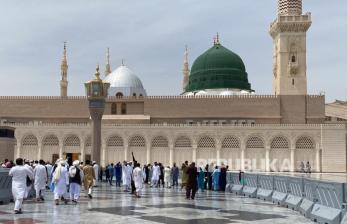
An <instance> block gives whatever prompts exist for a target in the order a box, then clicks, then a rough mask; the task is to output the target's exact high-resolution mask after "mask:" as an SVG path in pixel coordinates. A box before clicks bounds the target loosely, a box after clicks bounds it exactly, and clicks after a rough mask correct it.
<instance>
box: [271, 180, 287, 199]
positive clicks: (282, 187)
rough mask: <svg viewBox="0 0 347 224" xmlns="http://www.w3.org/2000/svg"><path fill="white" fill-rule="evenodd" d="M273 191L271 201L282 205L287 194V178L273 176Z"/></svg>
mask: <svg viewBox="0 0 347 224" xmlns="http://www.w3.org/2000/svg"><path fill="white" fill-rule="evenodd" d="M273 178H274V191H273V194H272V202H273V203H275V204H278V205H284V202H285V200H286V198H287V196H288V178H287V177H282V176H274V177H273Z"/></svg>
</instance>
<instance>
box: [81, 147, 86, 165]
mask: <svg viewBox="0 0 347 224" xmlns="http://www.w3.org/2000/svg"><path fill="white" fill-rule="evenodd" d="M85 159H86V148H85V144H84V142H82V143H81V158H80V160H81V161H80V162H83V163H84V164H85V161H84V160H85Z"/></svg>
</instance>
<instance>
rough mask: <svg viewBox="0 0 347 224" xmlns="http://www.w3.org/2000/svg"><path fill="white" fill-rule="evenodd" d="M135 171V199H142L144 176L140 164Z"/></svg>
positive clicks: (136, 164)
mask: <svg viewBox="0 0 347 224" xmlns="http://www.w3.org/2000/svg"><path fill="white" fill-rule="evenodd" d="M134 167H135V168H134V170H133V174H132V175H133V180H134V185H135V189H136V190H135V192H134V194H135V197H137V198H141V191H142V188H143V175H142V169H141V167H140V163H135V165H134Z"/></svg>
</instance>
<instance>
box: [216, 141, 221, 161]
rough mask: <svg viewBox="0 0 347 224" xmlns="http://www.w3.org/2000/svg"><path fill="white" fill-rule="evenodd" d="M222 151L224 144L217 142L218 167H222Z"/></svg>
mask: <svg viewBox="0 0 347 224" xmlns="http://www.w3.org/2000/svg"><path fill="white" fill-rule="evenodd" d="M221 149H222V144H221V143H220V142H217V152H216V157H217V165H218V166H220V165H221V161H220V151H221Z"/></svg>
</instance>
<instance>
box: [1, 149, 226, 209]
mask: <svg viewBox="0 0 347 224" xmlns="http://www.w3.org/2000/svg"><path fill="white" fill-rule="evenodd" d="M2 167H3V168H10V171H9V175H10V176H12V194H13V198H14V201H15V206H14V212H15V213H16V214H20V213H22V204H23V200H24V199H26V198H28V197H30V195H35V196H34V197H35V198H36V201H37V202H42V201H44V200H45V192H46V190H50V191H52V192H53V194H54V201H55V204H56V205H59V203H60V202H61V201H62V202H63V203H65V204H68V203H69V202H70V201H71V203H73V204H77V203H78V200H79V198H80V195H81V190H82V186H84V192H85V194H86V196H87V197H89V198H90V199H92V198H93V196H92V190H93V187H97V186H98V183H100V182H101V181H106V182H108V184H110V185H113V183H114V182H115V187H116V188H122V189H123V191H124V192H129V193H131V194H133V195H134V196H135V197H136V198H140V197H141V196H142V190H143V189H144V186H145V185H148V187H151V188H177V189H181V190H183V189H185V190H186V199H195V194H196V192H197V191H198V190H200V191H204V190H214V191H225V186H226V173H227V170H228V167H227V166H224V165H222V166H221V167H218V166H214V165H213V164H210V165H209V164H207V165H206V166H205V167H204V168H203V167H199V168H198V167H196V165H195V163H194V162H191V163H190V164H189V162H188V161H185V162H184V163H183V164H182V165H181V166H180V167H178V166H177V165H176V163H174V164H173V166H172V167H170V166H164V165H163V164H162V163H159V162H154V163H153V165H152V164H146V165H143V166H141V164H140V163H138V162H137V161H136V160H135V157H134V155H133V160H132V161H124V162H123V163H120V162H118V163H115V165H114V164H108V165H107V166H105V167H100V166H99V165H98V164H97V163H96V162H91V161H89V160H86V161H85V164H83V163H82V162H80V161H78V160H75V161H72V160H71V159H58V160H57V161H56V162H55V163H54V165H51V164H50V163H45V162H44V161H43V160H39V161H28V160H23V159H22V158H18V159H16V161H15V163H13V162H11V161H8V160H5V161H4V163H3V164H2ZM104 177H105V179H104ZM113 177H115V181H114V180H113ZM179 179H180V180H181V181H180V187H179Z"/></svg>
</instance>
